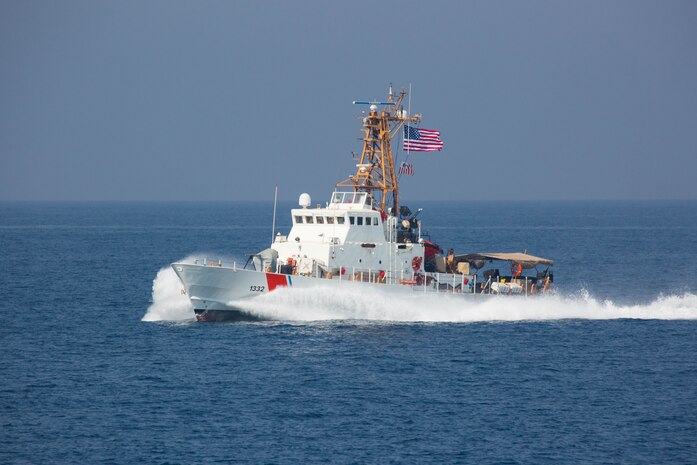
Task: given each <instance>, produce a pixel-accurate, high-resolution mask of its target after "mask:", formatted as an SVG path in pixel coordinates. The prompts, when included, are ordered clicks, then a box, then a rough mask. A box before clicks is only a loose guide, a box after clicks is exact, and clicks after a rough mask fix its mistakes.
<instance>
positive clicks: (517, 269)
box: [511, 263, 523, 276]
mask: <svg viewBox="0 0 697 465" xmlns="http://www.w3.org/2000/svg"><path fill="white" fill-rule="evenodd" d="M511 273H512V274H513V276H520V275H521V274H522V273H523V265H521V264H520V263H513V264H512V265H511Z"/></svg>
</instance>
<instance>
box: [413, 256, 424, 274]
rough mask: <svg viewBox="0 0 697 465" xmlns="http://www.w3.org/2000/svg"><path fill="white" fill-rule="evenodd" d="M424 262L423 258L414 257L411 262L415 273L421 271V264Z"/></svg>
mask: <svg viewBox="0 0 697 465" xmlns="http://www.w3.org/2000/svg"><path fill="white" fill-rule="evenodd" d="M422 261H423V258H421V257H414V258H413V259H412V261H411V267H412V268H413V269H414V271H419V270H420V269H421V262H422Z"/></svg>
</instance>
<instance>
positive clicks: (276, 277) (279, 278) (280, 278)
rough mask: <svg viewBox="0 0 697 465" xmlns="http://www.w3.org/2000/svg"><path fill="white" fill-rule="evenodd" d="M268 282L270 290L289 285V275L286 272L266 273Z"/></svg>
mask: <svg viewBox="0 0 697 465" xmlns="http://www.w3.org/2000/svg"><path fill="white" fill-rule="evenodd" d="M266 284H268V286H269V292H271V291H273V290H274V289H276V288H277V287H286V286H287V285H288V277H287V276H286V275H284V274H274V273H266Z"/></svg>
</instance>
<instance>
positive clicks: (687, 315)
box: [0, 202, 697, 464]
mask: <svg viewBox="0 0 697 465" xmlns="http://www.w3.org/2000/svg"><path fill="white" fill-rule="evenodd" d="M290 206H291V204H288V205H283V206H282V208H281V209H280V211H281V212H285V211H286V209H287V208H289V207H290ZM411 206H412V207H414V208H416V207H420V206H423V207H425V211H424V213H423V214H422V216H423V220H424V224H425V229H426V230H428V231H430V233H431V235H432V238H433V239H434V240H436V241H437V242H439V243H441V245H443V246H444V247H450V246H454V247H455V249H456V251H457V252H458V253H459V252H463V253H464V252H477V251H494V250H507V251H510V250H521V249H525V248H527V250H528V252H530V253H533V254H535V255H540V256H545V257H547V256H549V257H551V258H554V259H555V260H556V262H557V263H556V266H555V274H556V281H557V284H558V286H559V288H560V292H561V294H562V296H563V298H560V299H558V300H554V301H545V302H542V301H541V302H540V303H539V308H540V309H543V310H544V312H543V313H544V315H542V316H539V315H538V316H536V317H535V318H532V319H534V320H537V321H530V320H531V319H530V318H519V319H518V320H517V321H509V322H497V321H489V320H487V318H480V319H479V321H476V322H471V323H455V322H438V323H436V322H428V321H425V322H419V323H406V322H400V321H378V320H360V321H338V320H331V319H330V320H326V321H318V322H312V321H281V322H271V323H258V324H250V323H245V324H197V323H190V322H177V323H174V322H156V323H152V322H143V321H141V319H142V318H143V316H144V315H145V314H146V312H147V311H148V307H149V306H150V305H151V304H152V286H153V280H154V279H155V277H156V275H157V273H158V271H159V270H160V269H161V268H163V267H165V266H166V265H167V264H168V263H169V262H171V261H173V260H176V259H180V258H182V257H185V256H189V255H193V254H196V255H207V256H209V257H216V258H217V257H218V256H221V257H230V258H232V259H237V260H242V259H243V257H244V253H245V252H254V251H257V250H259V249H261V248H264V247H266V246H267V245H268V242H269V238H270V235H271V232H270V222H271V221H270V217H271V212H272V205H269V204H223V203H221V204H186V203H185V204H173V203H172V204H152V203H144V204H137V203H136V204H63V203H61V204H0V261H1V262H2V266H1V267H0V283H1V287H0V305H1V306H2V312H3V313H2V314H3V325H2V326H1V327H0V341H1V344H2V346H1V348H2V352H1V354H2V355H0V463H37V464H38V463H76V464H77V463H79V464H84V463H162V464H165V463H182V464H184V463H236V462H239V463H304V462H324V463H536V464H537V463H549V464H557V463H697V444H696V443H695V440H694V438H695V437H697V338H696V337H695V336H694V334H695V332H696V331H697V321H696V320H695V318H697V298H696V297H695V294H697V282H696V280H695V276H696V275H697V265H696V264H697V203H694V202H692V203H691V202H683V203H541V204H532V203H515V204H501V203H491V204H488V203H474V204H444V205H438V204H422V205H418V204H416V203H413V202H412V203H411ZM446 218H447V219H446ZM279 220H280V227H281V228H282V229H284V230H286V229H287V227H288V218H287V217H286V215H285V214H283V213H282V214H280V215H279ZM661 295H662V296H663V297H661ZM339 298H340V296H339ZM605 301H607V302H605ZM322 302H326V300H323V301H322ZM335 304H336V307H337V308H339V307H341V306H342V305H344V304H343V303H342V302H336V303H335ZM438 305H439V304H438V301H437V300H435V301H433V308H417V309H415V308H411V309H409V310H410V311H411V312H414V311H421V312H422V313H421V315H423V316H424V317H423V319H424V320H428V318H427V316H428V315H429V312H433V313H434V314H435V313H438V312H439V311H441V310H442V309H439V308H437V307H438ZM526 305H528V307H526V308H525V309H524V310H525V312H523V315H529V314H531V313H530V312H531V311H533V313H534V309H535V308H533V309H532V310H531V309H530V307H529V304H526ZM533 305H538V304H533ZM569 306H570V307H574V306H575V307H578V308H579V309H580V310H582V311H581V313H583V314H593V313H594V312H595V313H598V314H599V313H603V312H604V313H603V316H602V317H603V318H604V319H601V320H594V319H584V318H580V319H579V318H576V319H559V318H565V317H566V316H567V313H568V311H569V308H566V307H569ZM467 310H468V307H467V306H466V305H464V304H463V307H462V311H463V312H466V311H467ZM327 311H328V312H330V313H331V311H333V309H332V308H328V309H327ZM448 311H452V309H448ZM497 311H498V312H499V313H497V314H498V315H501V314H502V313H501V312H504V313H505V312H509V313H510V314H509V315H508V316H509V317H510V318H508V319H512V320H516V315H517V313H516V312H520V311H521V308H516V307H515V306H513V307H510V308H509V307H505V308H500V309H497ZM526 312H527V313H526ZM584 312H585V313H584ZM613 312H620V313H622V312H623V313H622V315H624V316H629V317H630V318H629V319H627V318H623V319H612V318H613V317H612V315H614V313H613ZM295 314H296V315H299V316H300V317H301V316H302V314H303V308H296V309H295ZM439 315H440V316H442V314H439ZM555 315H557V316H556V317H555ZM302 319H303V318H297V319H296V320H302ZM439 319H441V318H439ZM393 320H394V319H393Z"/></svg>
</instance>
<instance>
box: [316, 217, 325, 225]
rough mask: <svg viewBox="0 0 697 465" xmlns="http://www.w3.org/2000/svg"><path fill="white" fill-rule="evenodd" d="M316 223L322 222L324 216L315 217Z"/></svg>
mask: <svg viewBox="0 0 697 465" xmlns="http://www.w3.org/2000/svg"><path fill="white" fill-rule="evenodd" d="M317 224H324V217H323V216H318V217H317Z"/></svg>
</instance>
